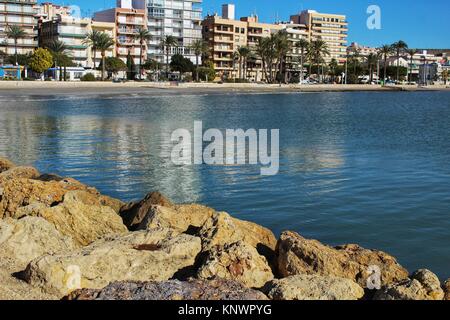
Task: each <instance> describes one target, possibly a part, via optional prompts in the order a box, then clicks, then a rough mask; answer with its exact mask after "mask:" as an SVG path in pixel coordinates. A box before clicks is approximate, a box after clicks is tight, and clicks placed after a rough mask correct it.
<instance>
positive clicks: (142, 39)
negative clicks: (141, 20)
mask: <svg viewBox="0 0 450 320" xmlns="http://www.w3.org/2000/svg"><path fill="white" fill-rule="evenodd" d="M135 39H137V40H139V47H140V50H141V54H140V55H139V78H140V77H141V75H142V55H143V52H144V51H145V45H146V43H147V42H148V41H150V40H151V39H152V35H151V34H150V31H148V30H147V29H144V28H139V29H138V30H137V33H136V35H135Z"/></svg>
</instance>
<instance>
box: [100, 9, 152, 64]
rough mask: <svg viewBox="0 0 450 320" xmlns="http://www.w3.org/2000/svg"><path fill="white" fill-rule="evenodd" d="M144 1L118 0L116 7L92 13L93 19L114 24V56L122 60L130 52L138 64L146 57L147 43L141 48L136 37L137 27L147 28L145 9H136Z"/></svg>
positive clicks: (124, 59)
mask: <svg viewBox="0 0 450 320" xmlns="http://www.w3.org/2000/svg"><path fill="white" fill-rule="evenodd" d="M144 3H145V1H144V0H142V1H132V0H118V1H117V7H116V8H112V9H108V10H104V11H99V12H96V13H94V18H93V20H94V21H96V22H110V23H114V24H115V33H116V34H115V37H114V38H115V41H116V45H115V56H116V57H118V58H120V59H122V60H123V61H124V62H126V61H127V57H128V54H131V56H132V58H133V60H134V63H135V64H139V61H140V59H141V57H142V59H144V60H145V59H146V57H147V45H145V46H144V48H143V49H144V50H141V45H140V43H139V40H138V39H136V35H137V34H138V32H139V29H147V11H146V10H145V9H136V8H138V7H142V6H143V4H144Z"/></svg>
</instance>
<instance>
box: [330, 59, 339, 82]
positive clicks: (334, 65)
mask: <svg viewBox="0 0 450 320" xmlns="http://www.w3.org/2000/svg"><path fill="white" fill-rule="evenodd" d="M338 66H339V64H338V62H337V60H336V59H334V58H333V59H331V61H330V63H329V65H328V67H329V68H330V75H331V79H332V81H333V82H334V79H335V77H336V70H337V69H338Z"/></svg>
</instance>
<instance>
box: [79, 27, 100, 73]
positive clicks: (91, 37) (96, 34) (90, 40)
mask: <svg viewBox="0 0 450 320" xmlns="http://www.w3.org/2000/svg"><path fill="white" fill-rule="evenodd" d="M100 36H101V32H100V31H98V30H92V31H91V32H89V33H87V34H86V37H85V39H84V40H83V44H84V45H87V46H89V47H90V48H91V50H92V54H93V63H94V69H96V65H95V61H96V60H97V44H98V42H99V39H100Z"/></svg>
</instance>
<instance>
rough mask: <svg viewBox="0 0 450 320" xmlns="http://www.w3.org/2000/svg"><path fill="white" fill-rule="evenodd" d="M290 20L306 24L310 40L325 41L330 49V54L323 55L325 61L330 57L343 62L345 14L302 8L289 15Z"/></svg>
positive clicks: (345, 34)
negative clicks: (299, 11) (298, 11)
mask: <svg viewBox="0 0 450 320" xmlns="http://www.w3.org/2000/svg"><path fill="white" fill-rule="evenodd" d="M291 21H292V22H293V23H299V24H304V25H306V27H307V28H308V32H309V39H310V40H323V41H325V42H326V43H327V45H328V49H329V51H330V55H329V56H326V57H324V58H325V61H326V62H327V63H328V62H330V61H331V60H332V59H336V60H337V61H338V63H341V64H342V63H345V61H346V59H347V58H346V57H347V34H348V23H347V20H346V16H345V15H339V14H328V13H319V12H317V11H315V10H304V11H302V12H301V13H299V14H297V15H293V16H291Z"/></svg>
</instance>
